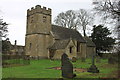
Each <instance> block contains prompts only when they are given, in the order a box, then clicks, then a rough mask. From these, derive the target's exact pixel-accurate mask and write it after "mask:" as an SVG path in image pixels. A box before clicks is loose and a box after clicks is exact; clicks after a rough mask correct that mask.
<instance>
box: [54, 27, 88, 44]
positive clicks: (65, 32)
mask: <svg viewBox="0 0 120 80" xmlns="http://www.w3.org/2000/svg"><path fill="white" fill-rule="evenodd" d="M52 33H53V37H54V38H55V39H59V40H64V39H70V38H72V40H77V41H79V42H82V43H84V42H86V41H85V40H84V38H83V37H82V35H81V34H80V33H79V32H78V31H76V30H73V29H68V28H65V27H60V26H57V25H52Z"/></svg>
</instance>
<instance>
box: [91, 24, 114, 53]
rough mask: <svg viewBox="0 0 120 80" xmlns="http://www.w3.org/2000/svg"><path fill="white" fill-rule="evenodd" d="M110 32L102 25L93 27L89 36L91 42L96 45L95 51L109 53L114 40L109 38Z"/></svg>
mask: <svg viewBox="0 0 120 80" xmlns="http://www.w3.org/2000/svg"><path fill="white" fill-rule="evenodd" d="M110 34H111V32H110V30H108V28H107V27H103V26H102V25H98V26H96V25H94V26H93V33H92V34H91V38H92V41H93V42H94V43H95V45H96V51H97V53H99V52H100V51H109V50H110V48H111V47H112V45H113V44H114V42H115V39H113V38H112V37H110Z"/></svg>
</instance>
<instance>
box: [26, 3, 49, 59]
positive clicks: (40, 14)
mask: <svg viewBox="0 0 120 80" xmlns="http://www.w3.org/2000/svg"><path fill="white" fill-rule="evenodd" d="M50 31H51V9H50V8H48V9H46V7H43V8H41V6H40V5H37V6H35V8H34V7H32V8H31V10H30V9H28V10H27V26H26V38H25V50H26V55H30V56H31V57H40V58H48V55H49V54H48V49H47V47H48V46H49V44H50Z"/></svg>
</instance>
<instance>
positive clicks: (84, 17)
mask: <svg viewBox="0 0 120 80" xmlns="http://www.w3.org/2000/svg"><path fill="white" fill-rule="evenodd" d="M77 14H78V15H77V17H78V23H79V25H80V26H82V28H83V34H84V36H86V27H87V25H91V24H92V23H93V17H92V14H90V13H88V12H87V11H86V10H84V9H80V10H78V11H77Z"/></svg>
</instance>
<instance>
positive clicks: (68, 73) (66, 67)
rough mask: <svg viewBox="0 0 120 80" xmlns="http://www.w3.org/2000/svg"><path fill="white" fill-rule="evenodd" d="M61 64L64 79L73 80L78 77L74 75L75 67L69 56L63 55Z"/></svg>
mask: <svg viewBox="0 0 120 80" xmlns="http://www.w3.org/2000/svg"><path fill="white" fill-rule="evenodd" d="M61 62H62V67H61V70H62V77H64V78H73V77H75V76H76V75H75V74H73V65H72V63H71V62H70V61H69V58H68V56H67V54H65V53H64V54H63V55H62V58H61Z"/></svg>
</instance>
